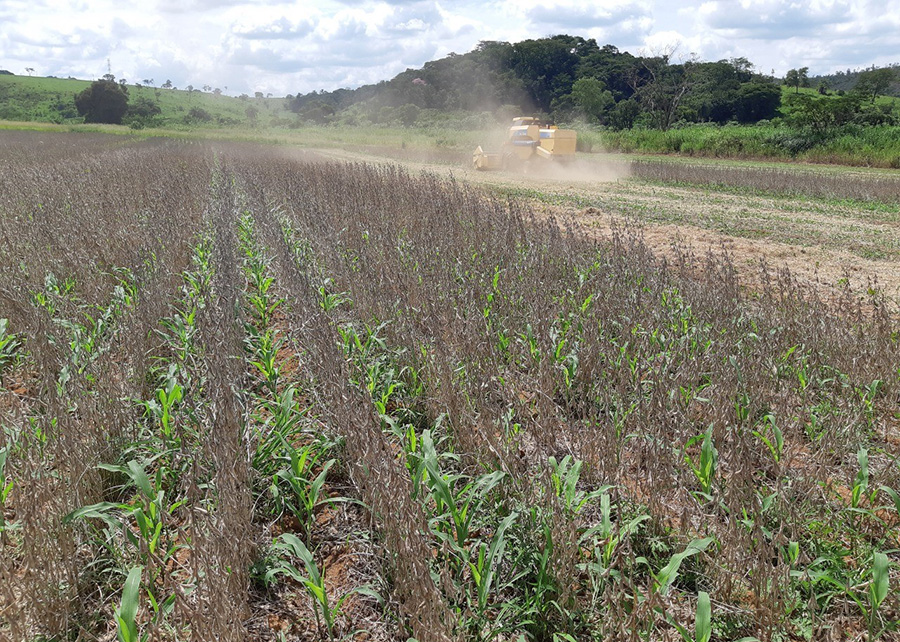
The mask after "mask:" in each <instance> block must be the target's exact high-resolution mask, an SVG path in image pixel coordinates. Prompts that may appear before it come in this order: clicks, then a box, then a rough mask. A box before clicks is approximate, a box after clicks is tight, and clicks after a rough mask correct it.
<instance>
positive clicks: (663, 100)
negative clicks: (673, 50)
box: [634, 54, 697, 131]
mask: <svg viewBox="0 0 900 642" xmlns="http://www.w3.org/2000/svg"><path fill="white" fill-rule="evenodd" d="M641 63H642V64H643V66H644V69H645V71H646V75H645V76H641V77H637V78H636V79H635V83H634V86H635V92H634V93H635V97H637V98H638V99H639V100H640V103H641V106H642V107H643V108H644V111H646V112H647V113H648V115H649V116H650V122H651V123H652V124H653V126H654V127H656V128H658V129H662V130H663V131H665V130H667V129H669V127H671V126H672V123H674V122H675V121H676V120H678V116H679V110H680V108H681V106H682V101H683V100H684V99H685V97H686V96H688V95H689V94H690V92H691V89H692V88H693V86H694V84H695V74H694V71H695V69H696V66H697V64H696V63H695V62H694V61H687V62H685V63H683V64H679V65H672V64H669V56H668V55H667V54H665V55H662V56H655V57H653V58H644V59H642V60H641Z"/></svg>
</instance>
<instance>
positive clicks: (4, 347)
mask: <svg viewBox="0 0 900 642" xmlns="http://www.w3.org/2000/svg"><path fill="white" fill-rule="evenodd" d="M21 348H22V340H21V339H20V338H19V337H18V335H15V334H12V333H11V332H10V331H9V319H0V374H2V373H3V371H4V370H5V369H6V368H8V367H10V366H12V365H14V364H15V363H16V362H17V361H18V360H19V357H20V350H21Z"/></svg>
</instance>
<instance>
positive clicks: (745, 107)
mask: <svg viewBox="0 0 900 642" xmlns="http://www.w3.org/2000/svg"><path fill="white" fill-rule="evenodd" d="M737 94H738V95H737V101H736V103H735V110H734V112H735V116H736V117H737V119H738V120H739V121H741V122H742V123H756V122H759V121H760V120H771V119H772V118H775V115H776V114H777V113H778V108H779V107H780V106H781V90H780V89H779V88H778V85H773V84H771V83H767V82H748V83H745V84H743V85H741V88H740V89H738V92H737Z"/></svg>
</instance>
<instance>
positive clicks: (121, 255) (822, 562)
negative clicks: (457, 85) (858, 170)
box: [0, 132, 900, 642]
mask: <svg viewBox="0 0 900 642" xmlns="http://www.w3.org/2000/svg"><path fill="white" fill-rule="evenodd" d="M2 143H3V149H4V153H3V155H2V157H0V217H2V222H3V226H2V232H0V274H2V277H0V319H2V320H0V378H2V387H0V422H2V428H3V429H2V433H0V516H2V519H0V577H2V581H0V637H4V636H5V637H7V638H9V639H11V640H67V639H81V640H95V639H96V640H101V639H102V640H111V639H116V638H118V639H120V640H123V641H125V642H130V641H132V640H143V639H152V640H181V639H193V640H212V639H219V640H282V639H283V640H338V639H354V640H407V639H409V638H414V639H416V640H420V641H422V642H426V641H431V640H484V641H494V640H498V641H499V640H520V639H521V640H527V641H540V642H543V641H553V642H557V641H562V640H694V641H695V642H696V641H699V640H703V641H707V642H708V641H709V640H717V641H718V640H729V641H731V640H738V639H742V638H743V639H747V638H751V639H752V638H756V639H760V640H765V641H770V640H773V641H774V640H803V639H807V640H809V639H812V640H843V639H876V638H882V639H891V638H892V636H895V635H896V631H897V629H898V609H900V598H898V595H897V591H896V588H897V586H898V582H900V577H898V575H900V573H898V565H897V564H898V562H900V554H898V552H897V551H898V544H900V541H898V538H900V495H898V491H900V466H898V462H897V455H898V447H900V420H898V400H900V372H898V368H897V364H898V363H900V360H898V356H900V355H898V352H900V347H898V336H900V334H898V330H900V328H898V327H897V322H896V318H895V316H894V310H895V308H894V307H893V303H892V301H891V299H890V292H889V291H888V288H887V287H885V286H884V285H883V284H884V280H879V281H878V282H875V281H873V282H871V283H870V282H868V281H866V286H865V287H863V288H860V287H856V285H855V278H849V277H848V276H847V273H849V272H850V271H852V267H853V266H856V267H858V271H859V273H860V274H867V272H866V270H867V269H868V267H870V266H872V267H876V268H881V267H884V268H886V269H887V271H889V270H890V269H893V266H894V265H895V260H896V258H895V257H896V254H895V253H896V248H895V241H896V237H895V230H894V226H895V224H896V223H895V217H896V202H894V201H892V200H891V192H890V189H891V188H890V185H888V187H886V188H884V189H885V190H886V191H885V193H886V194H887V196H879V197H877V198H874V199H872V198H869V196H870V195H871V194H872V193H874V192H875V191H876V188H875V187H872V186H871V184H870V185H869V186H868V187H865V188H864V189H862V190H861V193H860V194H851V200H847V199H846V198H839V197H838V196H835V195H828V194H825V193H822V192H821V190H824V189H826V188H827V185H828V179H822V178H816V177H813V178H812V179H810V180H808V181H806V183H803V181H802V179H799V180H800V182H801V183H802V186H801V189H800V190H795V191H796V193H793V194H791V193H785V192H789V191H790V190H782V191H781V192H779V191H778V190H776V191H775V192H766V191H760V190H759V189H758V188H755V187H753V186H749V187H748V186H746V185H744V186H741V185H732V186H731V187H727V188H726V187H720V186H713V187H710V186H706V187H698V186H697V185H696V182H697V180H696V177H697V174H696V173H694V174H691V177H692V181H685V178H684V176H681V177H680V178H679V177H676V176H674V175H666V176H661V175H659V172H662V171H663V169H665V168H663V169H660V168H659V164H658V163H657V164H656V165H654V166H653V168H641V167H637V166H635V165H630V166H629V167H628V168H627V171H623V172H622V174H621V175H619V177H618V180H612V181H608V182H603V183H600V182H596V181H592V180H591V179H590V172H586V173H582V175H579V176H577V177H573V176H553V177H535V178H530V177H521V176H504V175H490V176H484V175H475V174H474V173H472V172H470V171H469V170H459V169H457V168H456V167H453V166H450V165H440V164H429V165H428V169H429V170H430V171H429V172H428V173H425V174H422V173H420V171H419V170H420V169H423V168H424V165H420V164H419V162H418V161H417V160H415V159H407V160H404V161H403V165H401V166H398V165H397V164H394V163H393V162H384V158H383V157H378V156H375V155H374V154H372V153H365V154H362V155H356V156H354V154H356V153H353V154H351V153H350V152H329V153H320V154H311V153H303V154H298V153H296V152H293V151H290V150H288V149H285V148H276V147H263V146H253V145H247V144H236V143H226V142H216V143H203V142H196V141H195V142H192V143H186V142H178V141H174V140H145V141H140V142H139V141H131V140H129V139H127V138H124V137H107V136H102V135H88V134H80V135H64V134H54V135H48V134H41V133H13V132H3V133H2ZM328 154H332V158H329V156H328ZM334 154H339V156H340V157H339V158H337V159H335V158H334V157H333V155H334ZM352 158H356V159H357V162H351V160H352ZM361 161H365V162H361ZM604 168H605V169H604V171H606V170H608V169H609V167H608V164H606V165H604ZM588 169H589V170H590V166H589V167H588ZM673 171H675V170H673ZM725 171H730V170H725ZM753 171H755V170H753V169H752V168H751V169H748V170H747V171H746V172H742V175H752V174H753ZM642 172H644V174H642ZM652 172H656V174H655V175H650V174H651V173H652ZM719 173H721V172H719ZM759 173H760V174H762V171H761V170H760V172H759ZM451 174H452V176H451ZM629 174H630V175H633V176H636V177H637V178H627V177H626V176H627V175H629ZM708 175H709V176H712V177H713V178H714V179H715V180H711V181H710V182H714V183H715V182H721V177H720V176H719V175H718V174H716V172H715V171H712V170H711V171H710V172H708ZM770 179H771V180H776V179H777V180H781V178H780V177H777V176H776V177H770ZM759 180H762V179H761V178H760V179H759ZM845 180H846V179H845V178H841V177H838V178H835V179H833V181H832V182H833V183H834V184H838V187H840V188H841V189H844V190H849V189H851V188H852V189H860V188H859V184H860V181H869V180H874V181H876V182H877V183H878V185H881V183H882V182H885V181H889V180H890V177H889V176H887V177H885V178H882V177H875V178H870V177H868V176H863V177H861V178H859V179H855V180H850V181H849V182H842V181H845ZM673 181H676V182H673ZM686 182H689V183H690V184H685V183H686ZM732 182H733V181H732ZM848 185H849V186H850V187H848ZM573 186H574V187H573ZM770 187H771V186H770ZM829 189H835V188H834V187H832V188H829ZM877 189H881V188H880V187H879V188H877ZM814 190H820V192H816V193H813V191H814ZM701 206H702V207H701ZM569 214H575V215H577V217H576V218H570V217H569V216H568V215H569ZM610 217H612V218H610ZM628 217H633V218H636V219H638V220H640V221H643V222H645V223H646V227H643V228H641V227H638V225H637V223H636V222H634V221H630V220H629V219H628ZM666 230H671V231H672V232H673V233H675V232H677V233H678V234H681V235H682V237H681V238H682V240H681V241H679V240H678V239H677V238H672V236H673V235H669V234H666ZM879 230H880V232H879ZM704 235H705V236H704ZM673 240H674V241H675V242H673ZM708 241H712V243H711V245H712V247H713V249H714V250H716V251H712V252H707V251H706V248H705V247H702V245H703V244H704V243H705V244H709V243H708ZM723 242H725V243H726V246H725V248H724V249H725V250H726V251H724V252H721V251H718V249H719V248H721V247H722V243H723ZM690 244H693V245H692V246H689V245H690ZM752 247H757V248H758V251H759V253H760V256H759V257H754V256H752V255H751V254H750V253H748V251H745V249H746V248H752ZM767 248H776V249H777V251H784V252H785V255H784V256H785V257H787V256H789V254H790V253H791V252H796V253H797V256H799V257H803V256H809V257H810V259H809V261H810V262H815V261H819V262H820V268H819V269H820V275H824V276H821V278H820V279H819V282H816V280H815V276H814V275H810V276H806V275H802V274H800V275H796V276H795V275H793V274H792V273H791V272H789V271H787V270H785V269H782V266H781V265H780V264H779V262H778V261H777V260H775V259H776V258H777V255H776V254H774V253H773V252H772V251H770V250H769V249H767ZM779 248H780V249H779ZM760 257H761V258H764V259H765V261H762V262H761V261H759V260H758V258H760ZM799 261H800V262H804V259H802V258H800V259H799ZM845 262H849V263H845ZM848 266H849V267H848ZM832 273H834V274H835V275H837V274H844V276H837V277H836V278H835V279H832ZM860 278H865V277H860Z"/></svg>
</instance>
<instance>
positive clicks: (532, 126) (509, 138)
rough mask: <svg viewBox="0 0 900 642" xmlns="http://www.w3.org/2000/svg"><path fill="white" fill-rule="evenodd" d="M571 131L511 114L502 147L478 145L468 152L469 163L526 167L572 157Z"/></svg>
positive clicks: (484, 166) (480, 167) (480, 166)
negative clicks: (492, 149)
mask: <svg viewBox="0 0 900 642" xmlns="http://www.w3.org/2000/svg"><path fill="white" fill-rule="evenodd" d="M575 138H576V134H575V131H574V130H572V129H559V128H557V127H556V125H542V124H541V123H540V121H539V120H538V119H537V118H530V117H525V116H519V117H516V118H513V121H512V126H511V127H510V128H509V131H508V132H507V135H506V142H505V143H504V144H503V151H501V152H499V153H497V152H492V153H488V152H485V151H484V150H483V149H482V148H481V146H478V147H477V148H476V149H475V152H474V153H473V154H472V167H474V168H475V169H478V170H488V169H516V168H521V169H523V170H524V169H527V168H528V167H529V165H530V164H531V163H532V162H534V160H535V159H538V162H553V163H559V162H567V161H571V160H574V159H575Z"/></svg>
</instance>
